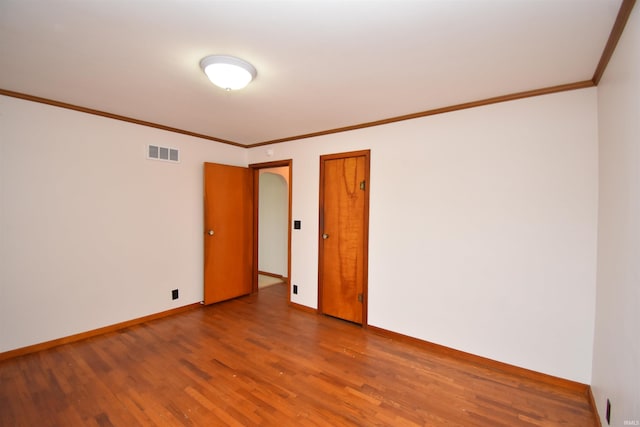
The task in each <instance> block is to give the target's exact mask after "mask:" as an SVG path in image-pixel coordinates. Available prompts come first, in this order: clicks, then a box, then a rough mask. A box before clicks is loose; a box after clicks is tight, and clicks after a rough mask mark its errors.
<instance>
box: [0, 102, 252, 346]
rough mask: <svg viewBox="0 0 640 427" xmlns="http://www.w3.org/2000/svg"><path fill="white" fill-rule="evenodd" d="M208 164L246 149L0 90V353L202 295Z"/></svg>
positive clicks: (242, 161)
mask: <svg viewBox="0 0 640 427" xmlns="http://www.w3.org/2000/svg"><path fill="white" fill-rule="evenodd" d="M149 143H153V144H157V145H161V146H169V147H175V148H179V149H180V150H181V152H180V154H181V156H182V161H181V162H180V163H179V164H172V163H166V162H160V161H152V160H147V159H146V158H145V156H146V145H147V144H149ZM205 161H211V162H220V163H228V164H237V165H246V150H245V149H241V148H237V147H232V146H228V145H223V144H218V143H214V142H210V141H205V140H202V139H197V138H192V137H188V136H183V135H179V134H175V133H170V132H164V131H160V130H157V129H151V128H147V127H142V126H137V125H133V124H130V123H124V122H120V121H116V120H110V119H106V118H102V117H97V116H92V115H88V114H83V113H78V112H74V111H70V110H65V109H60V108H55V107H51V106H47V105H42V104H37V103H32V102H27V101H23V100H18V99H13V98H8V97H0V351H7V350H11V349H14V348H20V347H24V346H27V345H31V344H35V343H40V342H44V341H48V340H51V339H56V338H60V337H64V336H68V335H72V334H75V333H79V332H84V331H87V330H91V329H95V328H98V327H102V326H106V325H111V324H114V323H118V322H122V321H126V320H130V319H133V318H137V317H141V316H145V315H148V314H152V313H157V312H161V311H164V310H168V309H171V308H173V307H178V306H183V305H187V304H190V303H194V302H198V301H201V300H202V263H203V261H202V258H203V255H202V215H203V214H202V163H203V162H205ZM174 288H179V290H180V298H179V299H178V300H176V301H172V300H171V289H174Z"/></svg>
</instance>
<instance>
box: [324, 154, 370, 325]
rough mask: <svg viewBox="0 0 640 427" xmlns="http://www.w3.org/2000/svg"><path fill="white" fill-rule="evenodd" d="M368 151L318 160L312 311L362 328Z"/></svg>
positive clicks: (364, 285) (364, 290)
mask: <svg viewBox="0 0 640 427" xmlns="http://www.w3.org/2000/svg"><path fill="white" fill-rule="evenodd" d="M368 180H369V151H368V150H367V151H358V152H353V153H343V154H334V155H328V156H322V157H321V158H320V236H319V268H318V276H319V277H318V279H319V283H318V308H319V311H320V312H321V313H323V314H327V315H330V316H334V317H338V318H340V319H344V320H348V321H350V322H355V323H359V324H366V313H367V310H366V303H367V292H366V289H367V287H366V284H367V245H368V243H367V242H368V228H369V183H368Z"/></svg>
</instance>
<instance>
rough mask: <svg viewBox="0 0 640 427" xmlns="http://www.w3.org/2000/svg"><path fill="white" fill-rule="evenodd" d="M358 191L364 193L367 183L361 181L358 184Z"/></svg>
mask: <svg viewBox="0 0 640 427" xmlns="http://www.w3.org/2000/svg"><path fill="white" fill-rule="evenodd" d="M360 189H361V190H362V191H364V190H366V189H367V181H361V182H360Z"/></svg>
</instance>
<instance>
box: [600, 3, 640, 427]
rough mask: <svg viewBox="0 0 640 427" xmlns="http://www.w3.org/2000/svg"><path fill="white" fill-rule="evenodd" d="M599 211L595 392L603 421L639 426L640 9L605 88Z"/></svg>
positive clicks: (606, 76)
mask: <svg viewBox="0 0 640 427" xmlns="http://www.w3.org/2000/svg"><path fill="white" fill-rule="evenodd" d="M598 116H599V139H600V209H599V223H598V227H599V234H598V276H597V277H598V279H597V281H598V285H597V304H596V306H597V309H596V327H595V343H594V363H593V383H592V390H593V394H594V398H595V401H596V405H597V407H598V412H599V413H600V416H601V418H602V420H603V425H607V424H606V423H605V422H604V415H605V406H606V400H607V398H609V399H610V400H611V408H612V411H611V425H613V426H622V425H624V422H625V421H630V422H631V423H633V422H635V423H636V424H629V425H637V424H638V423H640V11H639V10H638V7H637V6H636V7H635V8H634V10H633V12H632V14H631V17H630V19H629V22H628V23H627V26H626V28H625V31H624V33H623V34H622V38H621V39H620V42H619V44H618V47H617V48H616V51H615V53H614V55H613V58H612V59H611V62H610V63H609V66H608V67H607V70H606V72H605V74H604V76H603V79H602V80H601V82H600V85H599V86H598Z"/></svg>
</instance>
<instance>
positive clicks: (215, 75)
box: [200, 55, 258, 90]
mask: <svg viewBox="0 0 640 427" xmlns="http://www.w3.org/2000/svg"><path fill="white" fill-rule="evenodd" d="M200 67H201V68H202V71H204V73H205V74H206V75H207V77H209V80H211V83H213V84H214V85H216V86H218V87H221V88H222V89H224V90H238V89H242V88H244V87H245V86H247V85H248V84H249V83H251V80H253V79H255V78H256V75H258V72H257V71H256V69H255V67H254V66H253V65H251V64H249V63H248V62H247V61H244V60H242V59H240V58H236V57H234V56H225V55H210V56H206V57H204V58H202V61H200Z"/></svg>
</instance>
